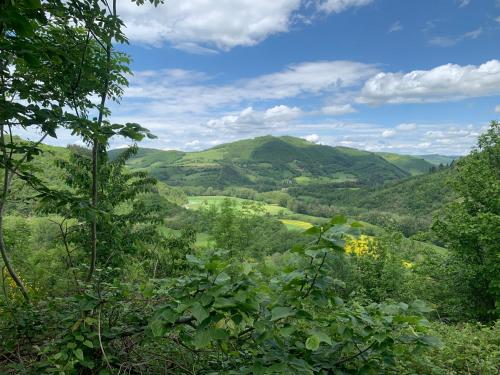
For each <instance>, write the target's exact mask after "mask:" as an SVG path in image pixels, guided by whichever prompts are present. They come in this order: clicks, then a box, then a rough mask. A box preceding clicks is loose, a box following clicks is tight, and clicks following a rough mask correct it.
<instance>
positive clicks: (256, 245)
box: [0, 0, 500, 375]
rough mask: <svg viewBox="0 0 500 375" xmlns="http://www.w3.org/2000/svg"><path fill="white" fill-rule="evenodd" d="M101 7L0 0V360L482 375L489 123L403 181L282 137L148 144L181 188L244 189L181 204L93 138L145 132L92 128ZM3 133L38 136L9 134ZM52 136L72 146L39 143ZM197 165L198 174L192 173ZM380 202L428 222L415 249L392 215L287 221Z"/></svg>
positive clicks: (53, 0)
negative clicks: (73, 137) (179, 147)
mask: <svg viewBox="0 0 500 375" xmlns="http://www.w3.org/2000/svg"><path fill="white" fill-rule="evenodd" d="M142 2H143V1H139V0H138V1H136V3H138V5H140V4H141V3H142ZM153 2H154V3H158V2H157V1H153ZM116 7H117V4H116V2H113V3H112V4H109V3H108V2H105V1H103V2H100V1H90V0H89V1H64V2H60V1H57V0H47V1H44V2H43V3H40V2H38V1H36V0H29V1H28V0H20V1H17V2H15V3H13V2H11V1H0V15H1V17H0V37H1V39H0V43H1V44H0V46H1V52H2V60H0V62H1V63H2V65H1V67H0V74H1V76H0V93H1V96H0V108H2V111H1V112H0V165H1V170H2V172H3V174H2V178H1V182H2V184H1V186H2V189H1V190H0V251H1V255H2V272H1V285H0V287H1V291H0V373H2V374H44V373H56V374H99V375H104V374H122V373H128V374H242V373H243V374H284V373H286V374H381V373H382V374H384V373H389V374H391V373H392V374H496V373H498V372H499V365H498V364H499V363H500V361H499V350H498V348H499V344H500V343H499V329H498V327H499V326H498V324H497V323H496V322H497V319H498V317H499V313H500V311H499V296H500V293H499V290H500V284H499V282H500V280H499V278H498V275H499V274H500V272H499V269H498V256H499V254H498V253H499V250H498V246H497V244H498V241H499V238H498V227H499V224H500V222H499V217H500V212H499V200H498V197H500V191H499V189H500V183H499V181H500V176H499V172H500V166H499V160H500V148H499V147H500V142H499V137H500V134H499V133H500V125H499V123H497V122H492V124H491V127H490V129H489V131H488V132H487V133H486V134H484V135H483V136H481V137H480V139H479V144H478V148H477V149H476V150H475V151H473V152H472V153H471V155H469V156H468V157H465V158H463V159H461V160H460V161H458V162H457V163H456V165H454V166H453V167H452V168H450V169H442V170H440V171H435V172H434V173H431V174H424V175H422V176H416V177H411V178H408V173H406V172H404V171H402V170H401V169H400V168H398V167H396V166H394V165H392V164H390V163H388V162H387V161H386V160H384V159H383V158H381V157H380V156H377V155H374V154H371V153H367V152H362V151H357V150H352V149H334V148H330V147H326V146H315V145H312V144H309V143H306V142H305V141H302V140H297V139H294V138H271V137H264V138H259V139H257V141H256V140H253V141H242V143H240V144H238V147H237V149H238V150H236V149H234V148H231V147H229V146H227V145H226V146H221V147H219V148H215V149H212V150H209V151H206V152H205V154H204V159H203V158H200V157H199V155H200V154H203V153H193V154H184V153H167V154H162V155H167V156H165V157H167V158H170V157H172V158H173V159H175V160H174V161H168V163H169V165H175V163H177V162H180V161H181V160H184V161H183V162H182V163H185V162H186V160H188V161H189V163H191V164H189V168H192V167H193V166H195V167H193V168H194V169H192V171H195V172H194V175H195V176H194V178H193V179H189V178H188V177H187V174H185V173H184V172H185V171H184V170H183V169H182V168H184V167H183V166H180V167H179V168H180V169H179V170H180V171H182V172H183V173H180V174H179V177H178V180H176V181H177V183H178V184H182V186H180V187H182V189H183V190H184V191H185V192H187V193H195V192H198V193H200V192H202V193H205V194H206V193H208V192H209V191H208V190H209V189H212V192H215V191H216V190H221V191H220V192H221V193H226V194H232V195H235V196H241V198H247V199H246V200H244V199H234V198H233V199H223V198H220V197H217V198H216V199H217V200H219V202H220V203H219V204H217V205H206V206H205V205H203V204H198V207H197V208H198V209H197V210H194V209H186V208H185V206H186V205H187V204H189V202H190V201H189V199H191V204H193V197H192V196H191V197H189V198H188V197H187V196H186V195H185V192H184V191H183V190H180V188H179V187H176V188H172V187H169V186H167V185H165V184H163V183H158V182H157V181H156V180H155V179H154V177H153V176H151V174H149V173H147V172H148V171H147V170H144V168H146V167H149V166H151V165H153V164H154V159H153V158H152V156H151V153H154V151H148V150H146V151H141V150H137V148H136V147H132V148H130V149H128V150H125V151H124V152H122V153H119V154H118V153H116V152H115V153H114V154H113V155H111V157H110V156H109V155H108V152H107V146H108V141H109V139H110V138H111V137H112V136H114V135H120V136H124V137H126V138H129V139H131V140H137V141H138V140H140V139H142V137H144V136H151V134H149V132H148V131H147V130H146V129H144V128H142V127H140V126H139V125H138V124H131V123H129V124H112V123H110V122H109V121H108V118H109V115H110V112H109V109H108V108H107V106H106V103H107V100H118V99H119V98H120V95H121V93H122V90H123V87H124V86H125V85H126V83H127V82H126V78H125V73H126V72H127V70H128V65H127V64H128V58H127V56H125V55H123V54H121V53H117V52H116V50H115V49H114V43H121V42H126V40H125V38H124V36H123V34H122V27H123V24H122V23H121V21H120V20H119V17H118V16H117V14H119V11H118V10H117V8H116ZM49 19H50V22H49ZM75 22H76V23H75ZM13 68H15V69H13ZM95 97H98V98H100V100H99V104H95V101H94V100H93V98H95ZM12 98H19V99H21V100H20V101H18V100H12ZM91 99H92V100H91ZM91 114H92V115H91ZM95 114H97V117H94V115H95ZM20 128H21V129H23V130H28V131H30V134H32V135H33V136H35V135H37V134H41V135H40V138H39V139H38V140H35V141H23V140H21V139H19V138H15V137H14V136H13V133H15V132H16V131H18V130H19V129H20ZM61 128H67V129H70V130H72V131H73V132H74V133H75V134H77V135H79V136H80V137H81V139H82V140H83V141H84V143H85V144H86V145H87V147H77V146H70V147H68V148H66V149H62V148H54V147H48V146H44V145H43V144H42V142H43V141H44V139H45V138H46V137H55V136H56V135H57V134H58V132H59V130H60V129H61ZM255 142H257V143H259V142H260V143H259V144H258V145H255ZM245 145H246V146H248V147H247V148H245V147H246V146H245ZM221 150H226V151H225V152H227V153H228V155H224V156H221V157H219V156H214V155H212V156H210V157H209V156H207V153H212V154H213V153H215V154H216V155H220V152H221ZM256 150H257V152H256ZM231 152H233V154H231ZM136 153H137V154H136ZM136 155H138V158H135V159H134V156H136ZM148 155H150V156H151V159H149V161H148V163H149V164H148V163H146V164H144V165H138V167H140V168H142V169H136V168H129V167H127V165H130V166H133V165H134V163H138V162H139V161H140V160H144V158H145V157H149V156H148ZM193 155H198V156H197V157H198V159H196V157H195V158H194V159H192V158H193V157H194V156H193ZM190 158H191V159H190ZM210 158H211V159H210ZM208 159H210V160H211V161H210V162H209V164H210V163H212V164H213V165H212V166H211V167H207V166H206V164H205V165H203V166H200V165H201V164H203V163H205V162H207V160H208ZM245 160H246V162H247V163H248V167H247V169H248V170H249V171H250V172H249V173H248V174H246V175H245V176H246V177H245V176H244V175H243V174H241V173H240V172H239V171H238V168H240V169H243V168H244V167H243V165H244V163H245ZM316 161H317V163H316ZM127 162H128V164H127ZM266 164H268V166H267V167H266V168H267V169H266V168H264V165H266ZM185 165H186V164H185ZM160 166H161V163H160ZM212 167H213V168H215V169H217V170H219V172H221V171H225V172H224V173H226V172H227V176H228V178H229V180H228V181H229V184H228V185H227V186H226V182H225V181H226V180H224V179H220V178H219V179H217V178H215V175H214V174H210V173H212V172H210V173H208V172H207V168H208V170H210V168H212ZM224 168H227V170H226V169H224ZM146 169H147V168H146ZM154 170H156V166H155V167H154V168H151V171H154ZM234 171H236V172H237V173H233V172H234ZM205 172H207V174H206V177H207V178H208V177H210V176H212V177H214V181H215V182H217V181H219V185H217V184H215V185H214V186H207V184H205V185H201V186H200V185H196V184H195V182H196V181H199V179H200V178H201V176H203V173H205ZM197 173H199V174H198V175H196V174H197ZM221 173H222V172H221ZM183 176H184V177H183ZM224 176H226V175H224ZM242 176H243V177H245V178H244V180H245V182H246V183H248V181H250V182H251V183H249V185H244V184H243V185H240V184H239V182H241V181H242V179H241V178H242ZM444 176H448V177H449V179H450V181H451V182H452V183H451V187H452V188H453V191H454V193H451V190H444V189H449V188H447V187H445V186H447V185H446V180H447V178H444ZM233 177H234V180H232V179H231V178H233ZM301 177H302V178H301ZM176 178H177V177H176ZM183 178H184V179H185V180H186V181H184V180H183ZM252 178H254V179H255V180H252ZM197 179H198V180H197ZM234 181H236V182H238V183H234V184H233V182H234ZM184 183H185V184H184ZM258 183H259V184H260V183H262V185H258ZM383 183H385V184H384V185H383ZM332 184H335V185H332ZM349 184H353V185H349ZM370 185H379V186H375V187H372V186H370ZM258 186H262V188H258ZM311 186H315V189H310V187H311ZM329 187H331V189H329ZM277 188H279V189H281V188H286V189H285V190H277ZM302 188H304V189H305V190H300V189H302ZM308 188H309V190H308ZM321 189H322V190H321ZM353 189H354V190H353ZM356 189H357V190H356ZM330 190H331V191H330ZM409 190H411V193H410V192H409ZM358 191H361V192H362V194H358ZM416 191H423V192H425V193H422V195H415V197H414V199H415V200H417V201H418V203H417V204H415V205H413V204H412V203H411V200H410V199H409V196H410V195H409V194H415V193H416ZM434 191H435V192H436V193H435V195H432V198H431V199H429V197H428V194H431V193H432V194H434V193H433V192H434ZM350 193H352V194H353V195H352V198H347V197H346V198H342V199H340V198H339V196H338V194H340V195H342V194H350ZM370 194H371V197H372V198H371V199H372V200H377V201H379V203H378V205H377V206H373V202H370V201H369V200H364V195H367V196H370ZM443 195H444V196H443ZM349 196H350V195H349ZM389 197H393V199H396V198H397V199H400V200H399V201H398V202H399V204H398V205H397V206H398V207H399V206H402V207H399V209H401V210H403V211H401V212H407V211H409V212H414V216H415V217H420V216H425V215H428V214H429V213H430V212H436V213H438V214H439V218H438V220H436V221H435V223H434V225H433V229H434V231H433V232H426V233H419V236H418V237H416V238H418V239H419V240H420V241H417V240H415V237H414V239H409V238H406V237H405V236H404V235H403V234H402V233H401V231H400V230H399V229H400V228H398V226H397V225H384V226H385V228H380V227H377V226H373V225H370V224H366V223H362V222H359V221H355V220H353V219H352V218H349V219H347V218H346V217H345V216H343V215H331V216H333V217H331V218H320V217H311V216H307V215H304V214H298V213H297V211H300V210H308V211H313V210H317V211H320V210H322V212H323V216H326V215H329V214H330V213H332V212H335V211H338V210H340V209H346V210H347V209H352V210H353V212H355V211H356V210H366V212H370V211H372V210H376V209H378V208H380V207H382V208H383V209H384V210H387V211H388V212H391V213H393V211H397V209H398V207H396V204H394V203H391V202H390V199H389ZM441 198H442V199H441ZM197 199H198V200H199V199H200V198H199V197H198V198H197ZM349 199H350V200H349ZM344 200H345V202H346V203H344V204H345V206H341V205H340V203H339V202H343V201H344ZM331 202H337V205H335V206H331ZM447 202H449V203H447ZM198 203H199V201H198ZM347 204H349V205H351V206H348V205H347ZM426 205H429V206H430V207H425V206H426ZM284 206H286V208H285V207H284ZM443 206H444V208H443ZM280 207H283V208H280ZM373 207H377V208H373ZM328 210H330V211H328ZM393 214H394V213H393ZM396 214H397V213H396ZM396 214H394V215H396ZM356 215H358V214H356ZM284 218H286V220H287V221H285V220H283V219H284ZM279 219H282V220H283V221H284V222H285V223H288V225H291V224H296V225H297V226H302V227H304V229H305V227H307V229H305V230H303V231H299V230H293V231H288V229H287V227H286V226H285V224H284V223H283V222H282V221H280V220H279ZM392 220H394V223H395V224H397V217H396V216H394V217H392ZM308 223H309V224H308ZM311 223H312V224H315V225H312V224H311ZM386 224H387V223H386ZM429 239H431V240H433V241H434V242H440V243H442V244H444V245H446V247H437V246H435V245H433V244H431V243H429V242H428V240H429ZM426 241H427V242H426Z"/></svg>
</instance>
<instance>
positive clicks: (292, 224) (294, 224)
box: [280, 219, 312, 231]
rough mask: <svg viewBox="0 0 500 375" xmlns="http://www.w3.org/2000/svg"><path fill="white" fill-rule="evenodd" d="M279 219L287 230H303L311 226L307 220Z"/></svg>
mask: <svg viewBox="0 0 500 375" xmlns="http://www.w3.org/2000/svg"><path fill="white" fill-rule="evenodd" d="M280 221H281V222H282V223H283V224H285V226H286V227H287V229H288V230H297V231H303V230H306V229H309V228H311V227H312V224H311V223H308V222H307V221H300V220H290V219H281V220H280Z"/></svg>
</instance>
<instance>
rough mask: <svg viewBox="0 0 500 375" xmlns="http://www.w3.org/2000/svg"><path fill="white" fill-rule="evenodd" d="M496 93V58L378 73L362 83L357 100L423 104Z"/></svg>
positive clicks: (499, 75) (499, 87) (499, 79)
mask: <svg viewBox="0 0 500 375" xmlns="http://www.w3.org/2000/svg"><path fill="white" fill-rule="evenodd" d="M496 94H500V61H498V60H491V61H488V62H486V63H484V64H481V65H478V66H476V65H465V66H461V65H456V64H446V65H441V66H438V67H436V68H434V69H431V70H415V71H412V72H409V73H378V74H377V75H375V76H374V77H372V78H370V79H369V80H368V81H366V82H365V84H364V86H363V88H362V90H361V95H360V97H359V98H358V102H360V103H365V104H382V103H392V104H394V103H425V102H440V101H447V100H454V99H463V98H468V97H478V96H488V95H496Z"/></svg>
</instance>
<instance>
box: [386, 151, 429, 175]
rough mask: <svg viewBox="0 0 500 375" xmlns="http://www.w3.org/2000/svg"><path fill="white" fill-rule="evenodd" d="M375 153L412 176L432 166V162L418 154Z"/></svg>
mask: <svg viewBox="0 0 500 375" xmlns="http://www.w3.org/2000/svg"><path fill="white" fill-rule="evenodd" d="M377 155H380V156H382V157H383V158H384V159H385V160H387V161H388V162H389V163H391V164H394V165H395V166H397V167H399V168H401V169H402V170H404V171H405V172H408V173H409V174H411V175H412V176H416V175H419V174H424V173H427V172H429V171H430V169H431V168H432V167H433V166H434V164H433V163H431V162H429V161H427V160H425V159H424V158H423V157H419V156H411V155H400V154H393V153H389V152H377ZM436 156H439V155H436ZM438 164H439V163H438Z"/></svg>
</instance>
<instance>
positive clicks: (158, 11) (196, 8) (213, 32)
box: [118, 0, 373, 54]
mask: <svg viewBox="0 0 500 375" xmlns="http://www.w3.org/2000/svg"><path fill="white" fill-rule="evenodd" d="M372 1H373V0H315V4H316V6H315V9H316V11H317V12H323V13H340V12H342V11H344V10H347V9H349V8H353V7H361V6H365V5H368V4H369V3H371V2H372ZM309 3H310V1H309V0H272V1H270V0H218V1H206V0H190V1H183V0H169V1H168V2H166V4H164V5H160V6H158V7H156V8H155V7H154V6H152V5H150V4H147V3H146V4H144V5H143V6H140V7H138V6H136V5H135V4H134V3H132V2H131V1H129V0H128V1H125V0H120V1H119V4H118V11H119V14H120V16H121V17H122V19H123V20H124V22H125V25H126V34H127V36H128V38H129V39H130V40H131V41H132V42H136V43H142V44H146V45H150V46H155V47H159V46H161V45H163V44H165V43H167V44H169V45H171V46H173V47H174V48H178V49H181V50H183V51H186V52H189V53H196V54H210V53H214V52H217V51H227V50H230V49H232V48H234V47H237V46H253V45H255V44H258V43H260V42H261V41H263V40H265V39H266V38H268V37H269V36H271V35H273V34H278V33H284V32H287V31H289V30H290V27H291V26H292V25H293V24H294V23H296V22H304V20H306V19H307V20H308V19H309V18H308V17H305V16H304V15H303V14H301V13H302V12H301V10H303V9H304V7H305V6H307V5H308V4H309Z"/></svg>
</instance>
